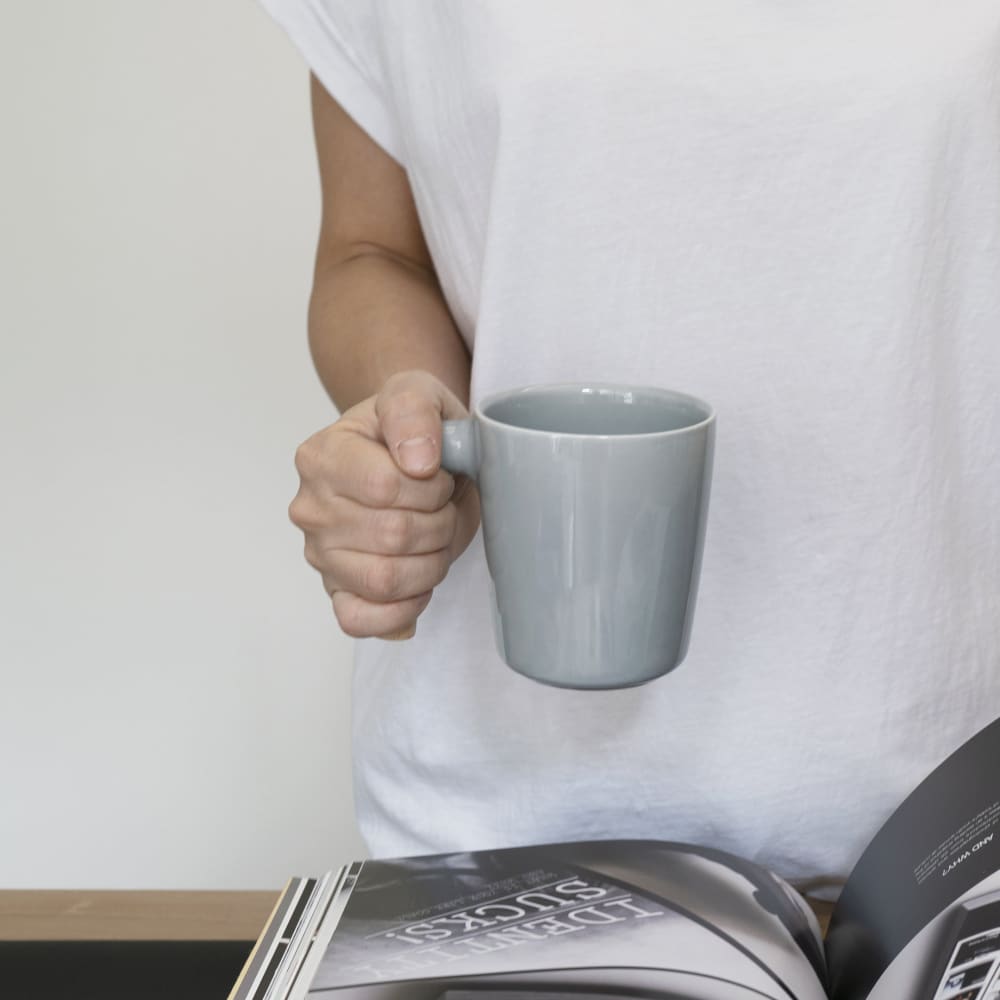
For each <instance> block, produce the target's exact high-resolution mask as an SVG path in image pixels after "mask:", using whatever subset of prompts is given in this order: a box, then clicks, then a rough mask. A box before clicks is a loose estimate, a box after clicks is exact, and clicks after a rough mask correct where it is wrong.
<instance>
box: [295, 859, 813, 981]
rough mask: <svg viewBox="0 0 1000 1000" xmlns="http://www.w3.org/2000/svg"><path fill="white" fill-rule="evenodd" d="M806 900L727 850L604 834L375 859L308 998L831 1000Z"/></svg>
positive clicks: (367, 867) (363, 872)
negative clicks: (571, 995)
mask: <svg viewBox="0 0 1000 1000" xmlns="http://www.w3.org/2000/svg"><path fill="white" fill-rule="evenodd" d="M822 977H823V967H822V952H821V945H820V939H819V930H818V927H817V925H816V921H815V918H814V917H813V915H812V913H811V911H810V910H809V908H808V906H807V905H806V904H805V902H804V901H802V900H801V898H800V897H798V896H797V894H796V893H794V891H793V890H791V889H790V888H789V887H788V886H787V885H786V884H785V883H783V882H782V881H781V880H780V879H778V878H776V877H775V876H773V875H771V874H770V873H768V872H766V871H764V870H763V869H761V868H758V867H757V866H755V865H751V864H749V863H748V862H745V861H741V860H740V859H738V858H735V857H732V856H731V855H728V854H724V853H722V852H716V851H709V850H703V849H700V848H696V847H690V846H686V845H682V844H668V843H658V842H652V841H599V842H589V843H580V844H554V845H548V846H544V847H532V848H513V849H506V850H496V851H483V852H479V853H474V854H449V855H436V856H429V857H418V858H406V859H402V860H397V861H368V862H364V864H363V865H362V867H361V869H360V872H359V874H358V877H357V881H356V883H355V885H354V888H353V889H352V891H351V894H350V897H349V898H348V899H347V901H346V905H345V906H344V908H343V911H342V914H341V916H340V919H339V921H338V924H337V928H336V930H335V931H334V933H333V937H332V939H331V940H330V943H329V945H328V946H327V948H326V951H325V953H324V955H323V958H322V960H321V961H320V963H319V967H318V969H317V970H316V972H315V974H314V975H313V976H312V979H311V983H310V984H309V987H308V996H310V997H311V996H314V995H319V994H323V993H327V992H332V991H336V992H340V993H343V994H344V995H345V997H359V998H360V997H365V998H366V1000H367V998H374V997H379V998H382V997H406V998H408V1000H421V998H428V1000H430V998H435V1000H436V998H438V997H441V996H443V994H445V993H446V992H448V994H449V996H458V995H460V994H462V992H463V991H467V990H472V989H474V990H477V991H478V996H479V997H481V998H483V1000H485V998H486V997H490V996H498V995H500V994H504V993H506V992H508V991H510V992H511V993H513V992H514V991H516V992H517V993H518V995H519V996H523V995H525V993H526V991H534V992H535V993H537V994H538V995H539V996H543V995H544V996H548V995H550V994H555V993H559V994H563V995H564V994H565V993H567V992H575V991H585V992H588V993H595V994H600V993H602V992H604V993H607V994H609V995H614V994H616V992H619V991H624V992H628V993H630V994H631V995H636V994H637V992H639V993H642V994H646V993H653V994H655V995H657V996H661V997H665V998H667V997H684V998H690V1000H699V998H704V1000H710V998H721V997H726V998H737V997H747V998H748V1000H749V998H751V997H756V998H770V1000H824V998H825V996H826V993H825V990H824V987H823V982H822Z"/></svg>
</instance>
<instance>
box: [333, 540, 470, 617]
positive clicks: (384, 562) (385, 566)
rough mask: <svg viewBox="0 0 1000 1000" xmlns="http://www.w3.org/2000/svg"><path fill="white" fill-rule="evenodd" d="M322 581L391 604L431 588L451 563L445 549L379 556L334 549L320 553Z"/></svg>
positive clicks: (441, 578)
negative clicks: (422, 553)
mask: <svg viewBox="0 0 1000 1000" xmlns="http://www.w3.org/2000/svg"><path fill="white" fill-rule="evenodd" d="M321 564H322V568H320V567H317V568H319V569H320V572H321V574H322V576H323V585H324V586H325V587H326V592H327V593H328V594H331V595H332V594H333V593H335V592H336V591H338V590H346V591H347V592H348V593H351V594H355V595H356V596H358V597H363V598H364V599H365V600H366V601H373V602H376V603H378V604H394V603H396V602H397V601H405V600H409V599H410V598H413V597H417V596H418V595H420V594H424V593H426V592H427V591H429V590H433V589H434V588H435V587H436V586H437V585H438V584H439V583H440V582H441V581H442V580H443V579H444V578H445V575H446V574H447V572H448V567H449V566H450V565H451V556H450V553H449V552H448V551H447V550H442V551H440V552H428V553H426V554H425V555H419V556H379V555H371V554H370V553H367V552H352V551H350V550H348V549H334V550H332V551H329V552H326V553H324V554H323V555H322V556H321Z"/></svg>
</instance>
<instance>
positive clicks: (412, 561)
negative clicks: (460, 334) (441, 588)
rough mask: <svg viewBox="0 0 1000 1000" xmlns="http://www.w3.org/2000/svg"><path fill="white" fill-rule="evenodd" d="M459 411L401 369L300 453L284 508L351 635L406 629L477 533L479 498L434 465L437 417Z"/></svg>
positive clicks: (432, 386)
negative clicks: (295, 482)
mask: <svg viewBox="0 0 1000 1000" xmlns="http://www.w3.org/2000/svg"><path fill="white" fill-rule="evenodd" d="M465 415H467V414H466V410H465V407H464V406H463V405H462V403H461V401H460V400H459V399H458V398H457V397H456V396H455V395H454V394H453V393H451V392H450V391H449V390H448V389H447V388H446V387H445V386H444V385H443V384H442V383H441V382H439V381H438V380H437V379H436V378H434V377H433V376H431V375H429V374H428V373H426V372H405V373H403V374H400V375H396V376H394V377H393V378H391V379H389V380H388V381H387V382H386V384H385V386H384V387H383V389H382V391H381V392H380V393H379V394H378V395H377V396H371V397H369V398H368V399H366V400H363V401H362V402H360V403H358V404H357V405H356V406H354V407H351V409H349V410H347V411H346V412H345V413H344V414H342V416H341V418H340V419H339V420H338V421H337V422H336V423H335V424H333V425H331V426H330V427H327V428H324V429H323V430H321V431H319V432H318V433H316V434H314V435H313V436H312V437H311V438H310V439H309V440H308V441H306V442H305V443H304V444H302V445H301V446H300V447H299V449H298V451H297V452H296V455H295V465H296V468H297V470H298V472H299V477H300V479H301V484H300V488H299V491H298V493H297V494H296V496H295V499H294V500H293V501H292V503H291V505H290V506H289V511H288V513H289V516H290V517H291V520H292V521H293V522H294V523H295V524H296V525H297V526H298V527H299V528H301V529H302V531H303V533H304V535H305V539H306V545H305V552H306V559H307V561H308V562H309V563H310V564H311V565H312V566H314V567H315V568H316V569H317V570H318V571H319V572H320V575H321V576H322V578H323V585H324V587H325V588H326V592H327V593H328V594H329V595H330V597H331V601H332V604H333V608H334V612H335V613H336V615H337V619H338V621H339V622H340V624H341V627H342V628H343V629H344V631H345V632H347V633H348V634H349V635H352V636H357V637H361V636H381V637H383V638H394V639H400V638H407V637H409V636H410V635H412V634H413V632H414V623H415V621H416V618H417V616H418V615H419V614H420V613H421V612H422V611H423V610H424V608H426V606H427V603H428V602H429V601H430V597H431V591H432V590H433V589H434V587H436V586H437V585H438V584H439V583H440V582H441V581H442V580H443V579H444V577H445V575H446V574H447V572H448V568H449V566H450V564H451V562H452V560H453V559H455V558H457V556H458V555H459V554H460V553H461V551H462V550H463V549H464V548H465V546H466V545H467V544H468V540H469V538H471V537H472V534H474V533H475V526H476V524H477V523H478V505H474V504H473V503H472V501H471V500H470V497H469V496H467V495H466V494H465V493H464V492H463V493H461V494H456V493H455V489H456V482H455V479H454V478H453V477H452V476H451V475H450V474H449V473H448V472H446V471H444V470H442V469H441V468H440V458H441V422H442V420H443V419H452V418H458V417H463V416H465ZM460 481H461V480H460ZM472 492H473V493H474V491H472ZM453 495H454V502H451V500H452V497H453Z"/></svg>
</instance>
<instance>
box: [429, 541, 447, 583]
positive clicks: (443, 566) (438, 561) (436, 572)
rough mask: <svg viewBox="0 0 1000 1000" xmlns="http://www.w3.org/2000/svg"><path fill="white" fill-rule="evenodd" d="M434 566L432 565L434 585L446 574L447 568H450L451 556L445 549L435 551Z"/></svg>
mask: <svg viewBox="0 0 1000 1000" xmlns="http://www.w3.org/2000/svg"><path fill="white" fill-rule="evenodd" d="M433 559H434V566H433V574H432V575H433V579H434V586H435V587H436V586H437V585H438V584H439V583H440V582H441V581H442V580H443V579H444V578H445V577H446V576H447V575H448V570H449V569H451V556H450V554H449V553H448V551H447V549H442V550H441V551H440V552H435V553H434V556H433Z"/></svg>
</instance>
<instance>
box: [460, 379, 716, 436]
mask: <svg viewBox="0 0 1000 1000" xmlns="http://www.w3.org/2000/svg"><path fill="white" fill-rule="evenodd" d="M480 412H481V413H482V414H483V416H484V417H486V418H488V419H489V420H495V421H497V422H498V423H501V424H506V425H507V426H510V427H520V428H522V429H524V430H530V431H542V432H546V433H550V434H595V435H596V434H599V435H624V434H662V433H664V432H668V431H679V430H684V429H685V428H687V427H693V426H694V425H695V424H700V423H703V422H704V421H706V420H707V419H709V417H711V415H712V410H711V408H710V407H709V406H708V404H706V403H703V402H702V401H701V400H699V399H696V398H695V397H693V396H687V395H684V394H683V393H679V392H672V391H670V390H669V389H656V388H652V387H636V388H633V387H628V386H609V385H559V386H533V387H531V388H527V389H518V390H515V391H514V392H512V393H509V394H504V395H503V396H500V397H494V398H493V399H488V400H485V401H484V403H483V405H482V406H481V407H480Z"/></svg>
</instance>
